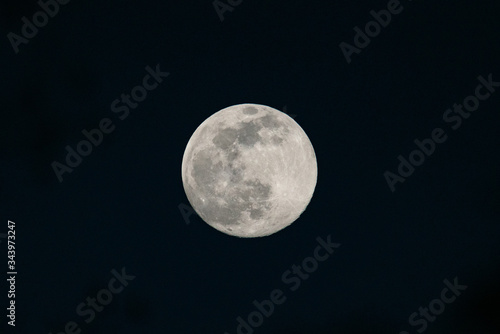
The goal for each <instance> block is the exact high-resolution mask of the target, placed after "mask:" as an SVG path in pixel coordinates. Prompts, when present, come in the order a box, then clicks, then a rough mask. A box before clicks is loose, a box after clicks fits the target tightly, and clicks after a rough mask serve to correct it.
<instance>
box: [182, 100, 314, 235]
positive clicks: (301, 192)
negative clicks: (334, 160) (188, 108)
mask: <svg viewBox="0 0 500 334" xmlns="http://www.w3.org/2000/svg"><path fill="white" fill-rule="evenodd" d="M317 176H318V168H317V163H316V155H315V153H314V149H313V146H312V144H311V142H310V141H309V138H308V137H307V135H306V133H305V132H304V130H302V128H301V127H300V126H299V125H298V124H297V123H296V122H295V121H294V120H293V119H292V118H290V117H289V116H288V115H286V114H284V113H282V112H281V111H279V110H276V109H273V108H271V107H267V106H264V105H259V104H238V105H234V106H231V107H228V108H225V109H222V110H220V111H218V112H216V113H215V114H213V115H212V116H210V117H209V118H207V119H206V120H205V121H204V122H203V123H202V124H201V125H200V126H199V127H198V128H197V129H196V131H195V132H194V133H193V135H192V136H191V139H190V140H189V142H188V144H187V146H186V150H185V152H184V156H183V159H182V183H183V185H184V190H185V192H186V195H187V198H188V200H189V202H190V203H191V205H192V206H193V209H194V210H195V211H196V212H197V213H198V215H199V216H200V217H201V218H202V219H203V220H204V221H205V222H206V223H207V224H209V225H210V226H212V227H213V228H215V229H217V230H219V231H221V232H224V233H226V234H229V235H233V236H238V237H247V238H251V237H262V236H267V235H270V234H273V233H275V232H277V231H280V230H281V229H283V228H285V227H287V226H289V225H290V224H291V223H293V222H294V221H295V220H296V219H297V218H298V217H299V216H300V215H301V214H302V212H303V211H304V210H305V209H306V207H307V205H308V204H309V202H310V200H311V198H312V195H313V192H314V188H315V187H316V180H317Z"/></svg>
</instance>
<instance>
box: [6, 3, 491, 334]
mask: <svg viewBox="0 0 500 334" xmlns="http://www.w3.org/2000/svg"><path fill="white" fill-rule="evenodd" d="M401 4H402V6H403V7H404V10H403V11H402V12H401V13H400V14H398V15H394V16H393V17H392V21H391V23H390V24H389V25H388V26H387V27H386V28H383V29H382V31H381V32H380V34H379V35H378V36H376V37H374V38H373V39H372V41H371V43H370V45H369V46H368V47H366V48H365V49H363V50H362V51H361V52H360V53H359V54H354V55H353V56H352V62H351V63H350V64H348V63H347V62H346V59H345V58H344V55H343V54H342V51H341V49H340V48H339V44H340V43H341V42H346V43H350V44H352V43H353V38H354V35H355V32H354V30H353V28H354V27H355V26H359V27H362V28H363V27H364V25H365V24H366V23H367V22H368V21H370V20H372V17H371V16H370V14H369V13H370V11H371V10H376V11H378V10H381V9H385V8H386V7H387V1H322V2H315V1H291V0H266V1H264V0H260V1H259V0H253V1H249V0H244V1H243V2H242V3H241V4H240V5H239V6H236V7H235V8H234V10H233V11H232V12H226V13H224V17H225V19H224V21H222V22H221V21H220V19H219V17H218V15H217V13H216V11H215V9H214V7H213V4H212V2H211V1H209V0H208V1H194V2H191V1H159V0H146V1H138V0H129V1H126V0H120V1H117V0H111V1H79V0H72V1H71V2H70V3H68V4H67V5H61V8H60V11H59V13H58V14H57V15H56V16H55V17H54V18H51V19H50V20H49V22H48V24H47V25H46V26H45V27H43V28H40V30H39V33H38V34H37V35H36V36H35V37H34V38H32V39H31V40H30V41H29V43H28V44H26V45H25V44H22V45H20V47H19V49H20V50H19V53H18V54H16V53H15V52H14V50H13V48H12V46H11V44H10V42H9V40H8V38H7V34H8V33H9V32H14V33H16V34H20V30H21V26H22V21H21V18H22V17H23V16H26V17H28V18H29V19H30V20H31V18H32V16H33V14H34V13H35V12H37V11H39V10H40V7H39V6H38V4H37V3H36V1H19V0H18V1H16V2H9V3H2V5H1V8H0V26H1V32H2V34H3V35H4V37H3V38H2V40H1V43H0V57H1V59H2V62H1V64H0V74H1V80H0V88H1V90H0V97H1V101H2V106H3V107H2V110H3V111H2V112H1V119H0V124H1V132H0V145H1V146H0V148H1V156H0V159H1V165H0V200H1V206H0V209H1V210H0V218H1V220H2V222H1V224H2V225H1V226H0V232H1V233H7V220H8V219H10V220H12V221H15V223H16V267H17V271H18V276H17V281H16V290H17V291H16V305H17V309H16V311H17V313H16V327H15V328H12V327H9V326H6V327H9V328H8V331H9V332H12V333H49V332H52V333H54V334H55V333H59V332H61V331H63V329H64V326H65V324H66V323H67V322H68V321H75V322H77V323H78V324H79V325H80V328H81V329H82V333H216V334H223V333H224V332H228V333H230V334H233V333H236V326H237V322H236V318H237V317H238V316H242V317H243V318H246V316H247V315H248V314H249V313H250V312H251V311H253V310H254V306H253V305H252V301H253V300H254V299H257V300H263V299H268V298H269V293H270V292H271V291H272V290H273V289H281V290H283V291H284V292H285V295H286V297H287V300H286V302H285V303H284V304H282V305H279V306H277V307H276V309H275V310H274V314H273V315H272V316H271V317H269V318H266V319H265V321H264V323H263V324H262V325H261V326H260V327H259V328H257V329H255V333H345V334H354V333H394V334H397V333H399V332H400V331H402V330H407V331H409V332H410V333H416V329H418V327H411V326H410V325H409V323H408V317H409V316H410V314H412V313H413V312H416V311H418V308H419V307H421V306H422V307H426V306H428V305H429V302H430V301H431V300H433V299H435V298H439V295H440V292H441V290H442V289H443V288H444V284H443V280H444V279H449V280H450V281H452V280H453V278H454V277H458V281H459V282H460V284H465V285H467V286H468V288H467V289H466V290H465V291H464V292H463V293H462V295H461V296H460V297H458V298H457V300H456V301H455V302H454V303H452V304H449V305H446V309H445V311H444V312H443V313H442V314H441V315H439V316H438V317H437V319H436V320H435V321H434V322H432V323H431V322H429V324H428V328H427V329H426V331H425V332H426V333H429V334H430V333H474V334H490V333H498V332H500V325H499V320H498V319H499V317H498V314H499V311H500V310H499V307H498V303H499V300H500V292H499V288H498V284H497V283H498V279H499V274H500V271H499V266H498V260H499V259H500V253H499V247H498V237H499V232H500V228H499V225H498V223H499V220H498V218H499V216H500V178H499V175H498V162H499V159H498V145H499V143H500V141H499V138H498V136H497V134H498V126H499V121H500V117H499V113H500V108H499V105H500V104H499V101H500V100H499V99H500V96H499V95H500V92H498V91H497V92H496V93H494V94H492V95H491V97H490V98H489V99H488V100H486V101H483V102H481V105H480V107H479V109H478V110H477V111H475V112H473V114H472V115H471V117H470V118H469V119H466V120H464V121H463V123H462V125H461V127H460V128H459V129H457V130H455V131H453V130H452V129H451V127H450V126H449V125H450V124H446V123H445V122H443V120H442V115H443V113H444V111H445V110H446V109H448V108H450V107H452V105H453V104H454V103H462V101H463V99H464V98H465V97H467V96H469V95H471V94H473V93H474V89H475V87H476V86H477V84H478V81H477V77H478V76H480V75H482V76H484V77H487V76H488V75H489V74H490V73H491V74H492V75H493V79H494V80H495V81H500V66H499V62H498V59H499V56H500V46H499V37H500V20H498V17H499V5H498V2H497V1H493V0H489V1H488V0H485V1H461V2H460V1H450V0H444V1H439V2H434V1H423V0H418V1H417V0H413V1H411V2H410V1H407V0H404V1H402V2H401ZM156 64H160V68H161V70H162V71H166V72H169V73H170V75H169V77H168V78H166V79H165V80H164V81H163V82H162V83H161V84H160V85H159V86H158V88H157V89H155V90H153V91H151V92H149V94H148V97H147V98H146V100H145V101H143V102H141V103H140V105H139V107H137V108H136V109H135V110H133V111H132V112H131V114H130V115H129V116H128V117H127V118H126V119H124V120H123V121H122V120H120V119H118V117H117V115H116V114H114V113H113V112H112V111H111V108H110V104H111V102H112V101H113V100H115V99H116V98H119V97H120V94H122V93H130V91H131V89H132V88H133V87H135V86H136V85H138V84H141V82H142V78H143V77H144V75H145V74H146V71H145V67H146V66H151V67H153V68H154V67H155V66H156ZM239 103H258V104H264V105H268V106H271V107H274V108H276V109H279V110H284V109H286V112H287V113H289V114H292V115H295V116H294V117H295V120H296V121H297V122H298V123H299V124H300V126H301V127H302V128H303V129H304V130H305V132H306V133H307V135H308V136H309V138H310V140H311V142H312V144H313V146H314V149H315V152H316V156H317V161H318V183H317V186H316V190H315V193H314V196H313V198H312V200H311V203H310V204H309V206H308V207H307V210H306V211H305V212H304V213H303V214H302V216H301V217H300V218H299V219H298V220H297V221H296V222H295V223H293V224H292V225H291V226H289V227H287V228H286V229H284V230H282V231H280V232H278V233H276V234H274V235H271V236H269V237H264V238H257V239H240V238H235V237H231V236H228V235H225V234H223V233H221V232H218V231H217V230H215V229H213V228H211V227H210V226H208V225H207V224H205V223H204V222H203V221H202V220H201V219H200V218H198V217H196V216H194V215H193V216H190V217H189V221H187V220H185V219H184V217H183V215H182V214H181V211H180V210H179V205H180V204H184V205H188V204H189V203H188V201H187V198H186V196H185V193H184V190H183V187H182V180H181V173H180V167H181V160H182V155H183V153H184V149H185V146H186V144H187V142H188V140H189V138H190V136H191V135H192V133H193V132H194V130H195V129H196V128H197V127H198V125H199V124H201V123H202V122H203V121H204V120H205V119H206V118H207V117H209V116H210V115H212V114H213V113H215V112H217V111H218V110H220V109H223V108H225V107H228V106H230V105H234V104H239ZM285 107H286V108H285ZM103 118H110V119H112V120H113V124H114V125H115V126H116V128H115V130H114V132H112V133H111V134H108V135H105V137H104V139H103V142H102V144H101V145H100V146H98V147H95V148H94V150H93V152H92V154H91V155H89V156H88V157H85V158H84V159H83V161H82V163H81V164H80V165H79V166H78V167H76V168H75V169H74V170H73V172H72V173H71V174H70V173H66V174H64V175H63V178H64V181H63V182H59V181H58V179H57V177H56V175H55V173H54V171H53V169H52V167H51V163H52V162H53V161H58V162H61V163H64V159H65V156H66V151H65V146H66V145H70V146H71V147H73V148H75V146H76V144H77V143H78V142H79V141H80V140H82V139H84V138H83V136H82V134H81V131H82V130H83V129H87V130H90V129H92V128H96V127H97V126H98V124H99V121H100V120H101V119H103ZM437 127H441V128H443V129H444V130H445V131H446V133H447V135H448V139H447V141H446V142H445V143H443V144H439V145H437V147H436V150H435V152H434V154H433V155H432V156H431V157H429V158H427V159H426V161H425V162H424V164H423V165H422V166H420V167H418V168H416V170H415V172H414V173H413V175H411V176H410V177H409V178H408V179H407V180H406V181H405V182H404V183H402V184H401V183H398V184H397V185H396V191H395V192H391V191H390V189H389V187H388V185H387V182H386V180H385V179H384V176H383V174H384V172H385V171H386V170H390V171H392V172H396V170H397V165H398V160H397V157H398V155H400V154H401V155H403V156H406V157H407V156H408V155H409V153H410V152H411V151H412V150H414V149H415V144H414V143H413V140H414V139H416V138H418V139H424V138H427V137H429V136H430V133H431V131H432V130H433V129H434V128H437ZM328 235H331V238H332V240H333V241H334V242H338V243H341V247H340V248H338V250H337V251H336V252H335V253H334V254H333V255H332V256H331V257H330V258H329V259H328V260H327V261H326V262H323V263H321V264H320V266H319V268H318V270H317V271H316V272H314V273H312V274H311V276H310V278H309V279H308V280H306V281H303V282H302V285H301V286H300V288H299V289H298V290H297V291H295V292H292V291H290V289H289V288H288V286H286V285H285V284H283V282H282V281H281V275H282V273H283V272H284V271H285V270H287V269H289V268H290V266H291V265H292V264H294V263H296V264H300V263H301V261H302V260H303V259H304V258H305V257H307V256H310V255H312V252H313V250H314V248H315V247H316V245H317V243H316V240H315V239H316V237H318V236H320V237H323V238H326V236H328ZM0 240H1V241H2V244H1V249H2V253H3V254H4V255H2V256H1V257H0V258H3V259H4V260H2V261H4V263H5V266H3V265H2V268H5V269H4V270H3V271H4V274H3V275H5V276H6V274H5V273H6V272H7V269H6V265H7V249H6V240H5V239H0ZM123 267H125V268H126V271H127V273H129V274H131V275H134V276H135V277H136V278H135V279H134V280H133V281H131V282H130V284H129V285H128V286H127V287H126V288H125V289H124V290H123V292H122V293H120V294H117V295H115V296H114V299H113V301H112V302H111V303H110V304H109V305H107V306H105V309H104V311H102V312H100V313H97V314H96V317H95V320H94V321H92V322H91V323H90V324H86V323H85V322H84V321H83V318H82V317H80V316H78V315H77V314H76V312H75V308H76V306H77V305H78V304H80V303H81V302H83V301H84V300H85V299H86V298H87V297H89V296H95V295H96V293H97V292H98V291H99V290H100V289H102V288H105V287H106V286H107V283H108V281H109V280H110V278H111V277H112V274H111V273H110V271H111V270H112V269H116V270H118V271H120V269H121V268H123ZM5 276H4V277H5ZM2 281H3V285H1V288H2V291H0V295H2V296H3V297H2V299H1V300H2V306H1V309H2V310H4V311H2V314H1V319H2V320H1V322H2V326H3V325H4V324H5V322H6V319H7V318H6V316H5V314H6V313H7V311H6V310H5V308H6V307H7V297H6V294H7V285H5V279H4V280H2Z"/></svg>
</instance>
